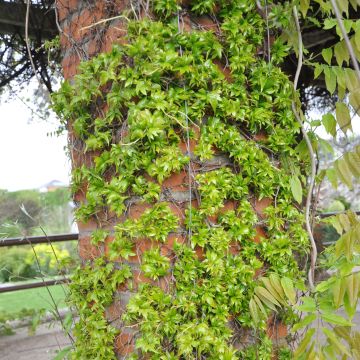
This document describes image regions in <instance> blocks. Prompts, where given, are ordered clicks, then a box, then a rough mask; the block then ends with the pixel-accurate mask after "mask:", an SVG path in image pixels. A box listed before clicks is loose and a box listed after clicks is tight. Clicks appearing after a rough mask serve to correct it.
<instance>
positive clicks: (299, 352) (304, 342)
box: [294, 329, 315, 359]
mask: <svg viewBox="0 0 360 360" xmlns="http://www.w3.org/2000/svg"><path fill="white" fill-rule="evenodd" d="M314 334H315V329H310V330H309V331H308V332H307V333H306V335H305V336H304V338H303V339H302V340H301V342H300V344H299V346H298V347H297V349H296V350H295V352H294V359H298V358H299V357H300V355H302V354H303V353H304V351H305V350H306V348H307V347H308V345H309V343H310V340H311V339H312V338H313V336H314Z"/></svg>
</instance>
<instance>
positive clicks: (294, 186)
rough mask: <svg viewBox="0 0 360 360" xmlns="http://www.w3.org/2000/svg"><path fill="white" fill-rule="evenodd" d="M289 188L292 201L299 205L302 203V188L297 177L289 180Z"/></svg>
mask: <svg viewBox="0 0 360 360" xmlns="http://www.w3.org/2000/svg"><path fill="white" fill-rule="evenodd" d="M290 187H291V192H292V194H293V196H294V199H295V200H296V201H297V202H298V203H299V204H301V202H302V186H301V182H300V180H299V178H298V177H297V176H292V177H291V178H290Z"/></svg>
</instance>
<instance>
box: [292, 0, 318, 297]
mask: <svg viewBox="0 0 360 360" xmlns="http://www.w3.org/2000/svg"><path fill="white" fill-rule="evenodd" d="M293 14H294V19H295V23H296V30H297V32H298V42H299V44H298V46H299V60H298V65H297V69H296V74H295V79H294V90H295V91H296V88H297V84H298V81H299V76H300V72H301V68H302V62H303V43H302V36H301V30H300V24H299V17H298V13H297V9H296V6H294V7H293ZM292 110H293V112H294V115H295V118H296V120H297V121H298V123H299V124H300V127H301V132H302V134H303V137H304V139H305V142H306V145H307V147H308V150H309V154H310V161H311V174H310V183H309V188H308V194H307V198H306V208H305V224H306V230H307V232H308V235H309V239H310V244H311V256H310V269H309V274H308V280H309V285H310V289H311V290H313V289H314V281H315V280H314V279H315V265H316V259H317V247H316V243H315V239H314V236H313V233H312V229H311V222H310V208H311V202H312V193H313V189H314V184H315V176H316V156H315V153H314V149H313V147H312V145H311V141H310V138H309V136H308V134H307V132H306V130H305V128H304V124H303V122H302V120H301V118H300V115H299V113H298V111H297V109H296V106H295V102H294V101H293V102H292Z"/></svg>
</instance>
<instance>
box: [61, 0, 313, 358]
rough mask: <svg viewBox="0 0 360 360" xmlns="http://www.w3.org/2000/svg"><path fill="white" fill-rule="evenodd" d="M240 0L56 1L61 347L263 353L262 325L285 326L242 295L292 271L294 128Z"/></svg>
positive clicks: (288, 96) (296, 251)
mask: <svg viewBox="0 0 360 360" xmlns="http://www.w3.org/2000/svg"><path fill="white" fill-rule="evenodd" d="M248 3H250V2H246V1H240V0H236V1H219V2H216V4H215V1H212V0H206V1H173V0H163V1H162V0H156V1H155V0H154V1H131V2H130V1H115V0H114V1H96V2H95V1H80V0H61V1H58V2H57V10H58V16H59V21H60V25H61V28H62V30H63V32H62V33H61V44H62V52H63V55H64V56H63V62H62V66H63V71H64V77H65V79H67V80H69V83H68V85H64V86H63V87H62V89H61V90H60V91H59V92H58V93H57V94H56V95H55V96H54V104H55V105H54V108H55V110H56V111H57V112H58V113H59V114H60V115H62V116H63V117H64V118H65V119H66V120H67V121H68V122H67V126H68V130H69V146H70V153H71V157H72V165H73V190H74V199H75V201H76V203H77V204H78V210H77V218H78V225H79V232H80V235H79V236H80V238H79V253H80V256H81V259H82V261H83V268H82V270H80V271H79V272H78V273H77V274H76V275H75V277H74V279H73V285H72V287H71V292H72V295H71V298H72V300H73V301H74V303H75V304H76V306H77V307H78V310H79V313H80V322H79V323H78V325H77V326H76V328H75V335H76V336H77V343H76V350H75V352H74V357H75V358H79V359H85V358H86V359H93V358H101V359H112V358H115V357H117V358H121V359H123V358H124V359H125V358H127V359H128V358H130V355H132V356H134V358H135V356H138V358H140V359H150V358H151V359H205V358H206V359H237V358H239V359H240V358H249V359H250V358H251V359H252V358H254V359H255V358H259V359H270V357H271V354H272V353H273V351H274V350H272V345H271V341H269V339H268V336H270V337H271V338H272V339H273V340H274V341H275V340H279V338H280V337H284V336H285V335H286V326H285V327H284V325H281V326H280V327H279V328H277V326H278V320H277V318H276V316H271V317H270V318H271V320H268V321H266V318H264V316H262V315H259V317H260V318H261V320H260V321H259V322H258V323H257V324H256V321H255V320H254V314H252V315H253V316H251V314H250V311H249V304H250V300H251V299H252V298H253V295H254V288H255V286H256V285H258V284H260V283H261V281H260V280H259V278H260V277H261V276H262V275H263V274H270V273H277V274H279V275H287V276H289V277H291V278H294V279H297V278H299V277H300V272H299V270H298V266H297V262H296V261H295V257H296V256H297V259H298V258H299V255H300V253H301V251H303V249H304V248H305V247H306V245H305V244H306V234H305V233H304V230H303V229H302V225H301V224H302V215H301V213H300V212H299V211H298V210H297V208H296V207H295V206H293V197H292V192H291V186H290V179H291V178H292V179H294V178H296V179H297V177H298V176H299V169H300V163H299V161H298V159H297V156H296V154H295V152H294V150H293V149H294V148H295V146H296V145H297V138H298V133H299V128H298V126H297V125H296V124H297V123H296V121H295V119H294V117H293V114H292V112H291V101H292V85H291V83H290V82H289V81H288V79H287V77H286V76H285V75H284V74H283V73H282V72H281V70H280V69H279V68H278V67H277V64H278V63H279V62H280V61H281V57H282V56H284V55H285V54H286V51H285V50H286V47H285V46H284V45H283V44H281V43H280V42H276V41H275V45H274V46H273V48H272V51H271V54H268V53H267V49H268V45H269V46H270V44H269V43H270V41H274V39H269V38H268V37H267V36H266V34H267V31H266V23H267V22H266V21H265V19H263V18H262V16H261V14H260V13H259V12H258V10H257V9H256V7H255V6H254V4H248ZM254 3H255V2H254ZM120 14H122V15H120ZM156 21H157V22H156ZM115 44H118V46H117V47H116V46H115V48H114V49H112V46H113V45H115ZM102 53H106V54H107V55H104V54H102ZM99 54H100V55H99ZM89 59H92V60H90V61H89V62H85V63H84V64H83V65H81V67H80V68H79V67H78V65H79V63H80V61H84V60H89ZM76 74H80V75H79V76H75V75H76ZM70 84H71V86H70ZM285 165H286V169H285V170H284V169H282V168H283V166H285ZM96 274H98V277H96V276H97V275H96ZM285 318H286V316H285V317H284V319H285ZM114 329H117V330H118V331H117V332H115V331H114ZM284 329H285V331H284ZM252 354H253V355H252ZM259 354H260V355H259ZM251 356H254V357H251ZM131 358H132V357H131Z"/></svg>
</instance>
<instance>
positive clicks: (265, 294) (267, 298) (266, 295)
mask: <svg viewBox="0 0 360 360" xmlns="http://www.w3.org/2000/svg"><path fill="white" fill-rule="evenodd" d="M254 291H255V294H256V295H257V296H258V297H259V299H261V301H263V302H264V303H265V304H266V305H268V306H269V303H270V304H273V305H276V306H280V304H279V302H278V301H277V300H276V299H275V298H274V297H273V296H272V295H271V294H270V292H269V291H268V290H266V289H265V288H263V287H262V286H257V287H256V288H255V290H254ZM269 307H270V308H271V309H273V307H271V306H269Z"/></svg>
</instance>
